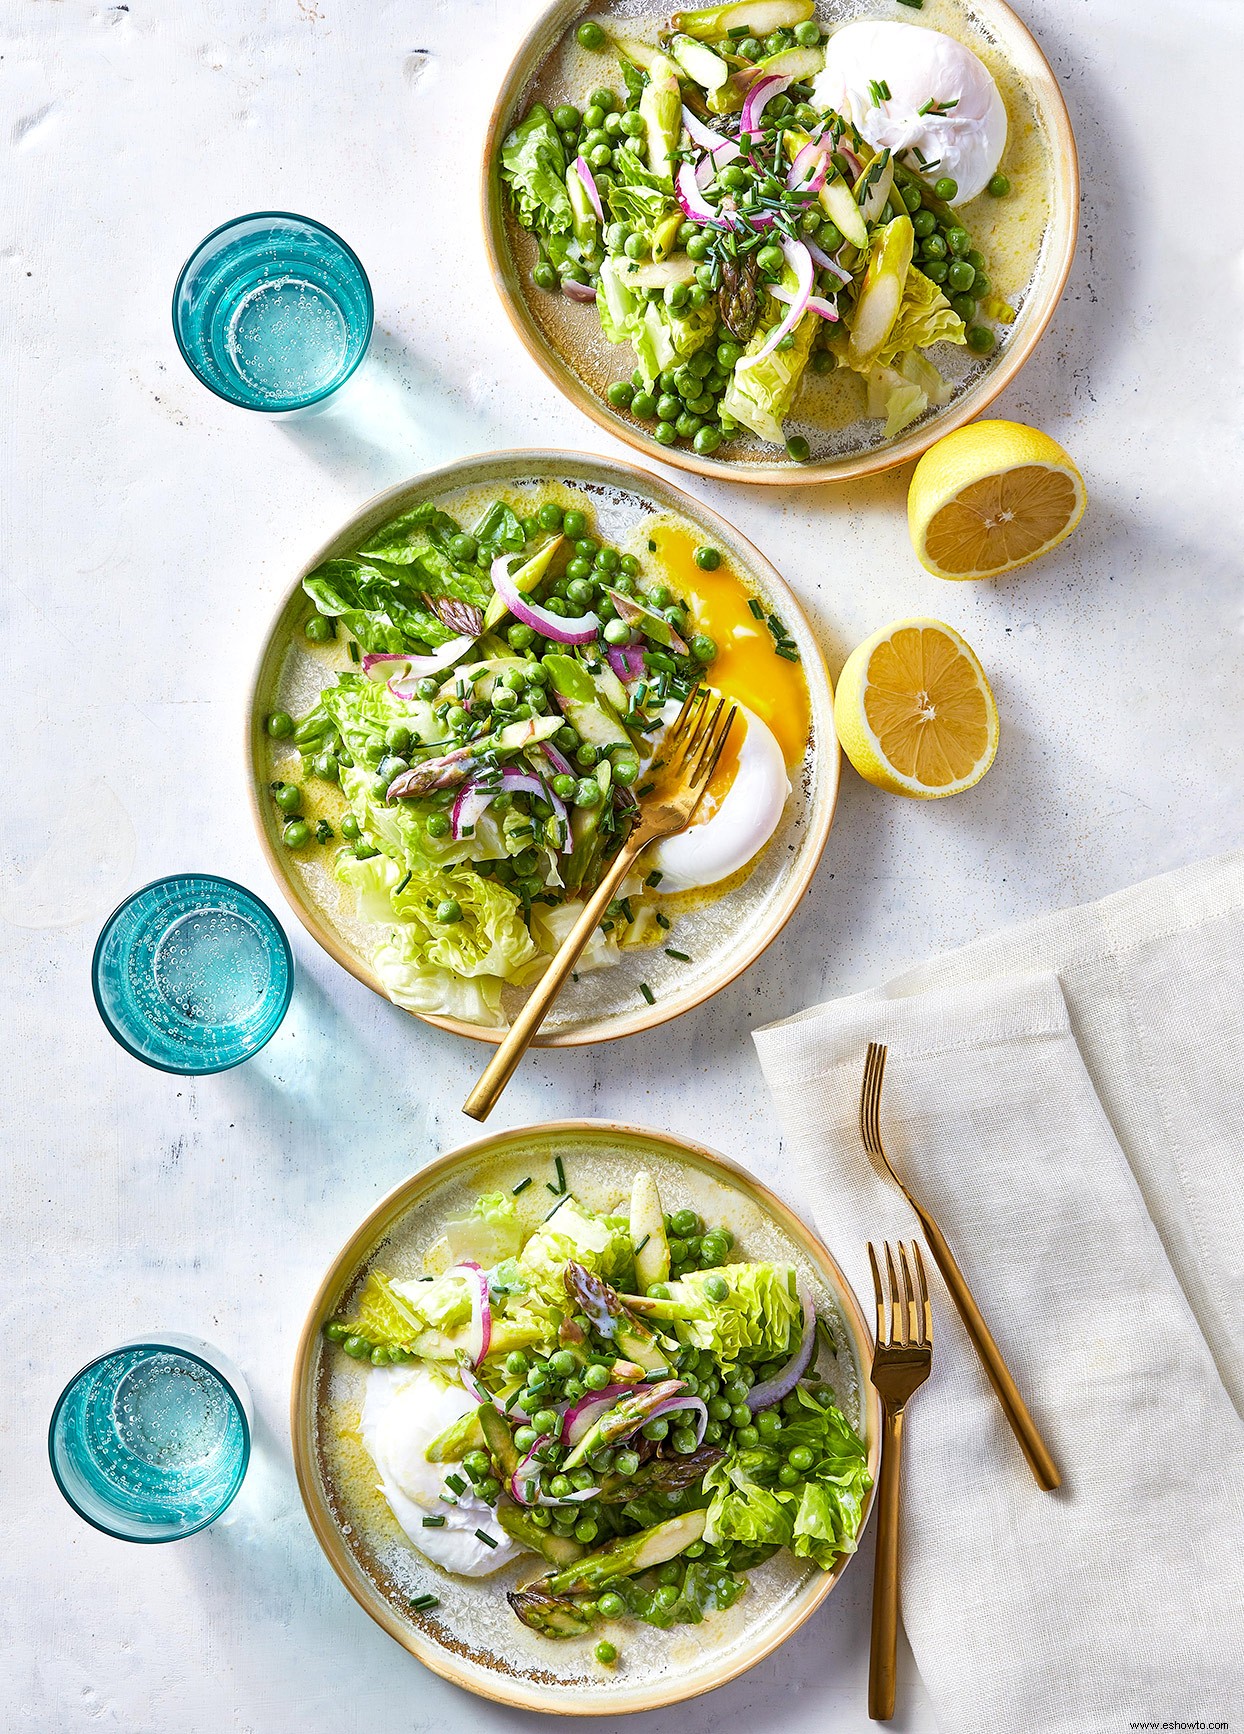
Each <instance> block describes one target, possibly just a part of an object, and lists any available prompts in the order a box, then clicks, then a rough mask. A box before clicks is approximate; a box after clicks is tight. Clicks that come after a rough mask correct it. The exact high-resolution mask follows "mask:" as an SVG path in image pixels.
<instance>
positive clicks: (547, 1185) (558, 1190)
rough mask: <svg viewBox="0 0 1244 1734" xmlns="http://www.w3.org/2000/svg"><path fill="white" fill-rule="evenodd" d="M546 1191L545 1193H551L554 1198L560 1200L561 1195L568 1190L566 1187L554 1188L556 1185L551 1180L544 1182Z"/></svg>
mask: <svg viewBox="0 0 1244 1734" xmlns="http://www.w3.org/2000/svg"><path fill="white" fill-rule="evenodd" d="M544 1190H545V1191H546V1192H551V1193H552V1194H553V1196H554V1198H559V1197H560V1196H561V1194H562V1193H563V1192H564V1191H565V1190H566V1189H565V1187H564V1186H562V1187H557V1186H554V1184H553V1182H552V1181H551V1180H546V1181H545V1182H544Z"/></svg>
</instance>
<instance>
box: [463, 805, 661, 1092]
mask: <svg viewBox="0 0 1244 1734" xmlns="http://www.w3.org/2000/svg"><path fill="white" fill-rule="evenodd" d="M652 840H653V839H652V837H651V836H650V835H648V834H647V833H643V834H641V832H640V831H639V829H638V827H637V828H636V830H635V831H633V832H632V833H631V835H630V836H629V837H628V838H627V840H626V842H625V843H623V845H622V847H621V848H620V849H619V850H618V852H617V854H616V855H615V856H614V858H613V860H612V861H611V862H610V864H609V866H608V868H607V869H606V872H605V876H604V878H603V879H602V880H601V882H600V884H599V885H598V886H597V887H596V889H595V891H593V893H592V895H591V896H590V897H589V898H588V900H587V903H586V904H585V905H584V907H583V913H582V914H581V915H580V916H579V919H578V920H577V921H576V922H575V924H574V926H573V927H572V928H571V929H570V932H569V933H568V934H567V935H566V938H565V940H564V941H563V942H562V945H561V946H560V948H559V950H558V952H557V955H556V956H555V957H554V959H553V961H552V963H550V964H549V967H548V968H547V969H546V970H545V972H544V974H543V975H542V976H541V977H540V979H539V981H538V982H537V983H536V985H535V987H534V988H533V989H532V991H531V994H530V996H529V997H528V999H527V1002H526V1004H525V1005H524V1006H523V1008H522V1010H521V1011H520V1012H519V1014H518V1016H517V1017H516V1018H515V1019H514V1022H513V1023H512V1024H511V1025H510V1029H509V1032H508V1034H507V1035H506V1036H505V1039H504V1040H503V1041H502V1042H501V1044H500V1046H499V1047H498V1049H497V1051H496V1053H495V1054H494V1055H493V1056H492V1058H491V1060H489V1062H488V1064H487V1065H486V1066H485V1067H484V1070H483V1072H482V1073H481V1075H480V1079H479V1082H478V1083H477V1084H476V1086H475V1088H474V1089H473V1090H472V1091H471V1093H470V1095H469V1096H468V1097H467V1099H466V1101H465V1102H464V1103H463V1104H462V1112H463V1113H464V1114H469V1115H470V1116H471V1118H472V1119H473V1120H486V1119H487V1118H488V1116H489V1114H490V1113H491V1112H492V1110H493V1109H494V1108H495V1107H496V1105H497V1100H498V1098H499V1096H500V1095H501V1092H502V1090H504V1089H505V1086H506V1085H507V1084H508V1083H509V1081H510V1079H511V1078H512V1077H513V1076H514V1073H515V1071H516V1070H517V1068H518V1062H519V1061H520V1060H521V1059H522V1057H523V1055H524V1054H525V1053H526V1052H527V1049H528V1048H529V1047H530V1046H531V1043H532V1041H533V1040H534V1038H535V1034H536V1031H537V1030H538V1029H539V1028H540V1025H541V1024H542V1023H543V1022H544V1020H545V1018H546V1016H547V1015H548V1011H549V1007H550V1006H551V1005H552V1003H553V1001H554V1000H555V999H556V998H557V996H558V994H559V993H560V992H561V989H562V985H563V983H564V982H565V980H566V977H567V976H568V975H569V974H570V972H571V970H572V969H573V968H574V966H575V964H576V963H578V961H579V957H580V954H581V953H582V951H583V947H584V946H585V945H586V944H587V942H588V940H589V939H590V938H591V937H592V935H593V933H594V932H595V931H596V928H597V926H598V925H599V923H600V919H601V916H602V915H603V914H604V913H605V911H606V909H608V907H609V905H610V904H611V903H612V902H613V894H614V892H615V891H616V890H617V888H618V886H619V885H621V883H622V881H623V880H624V879H625V878H626V876H627V874H628V873H629V872H630V870H631V867H632V865H633V863H634V861H635V859H636V857H637V856H638V855H639V853H640V851H641V850H643V849H646V848H647V846H648V844H649V843H650V842H652Z"/></svg>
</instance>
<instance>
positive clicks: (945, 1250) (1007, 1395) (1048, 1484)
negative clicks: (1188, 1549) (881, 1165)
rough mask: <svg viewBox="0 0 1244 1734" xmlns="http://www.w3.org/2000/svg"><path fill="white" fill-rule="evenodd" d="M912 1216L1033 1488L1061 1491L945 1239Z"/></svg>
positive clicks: (926, 1219)
mask: <svg viewBox="0 0 1244 1734" xmlns="http://www.w3.org/2000/svg"><path fill="white" fill-rule="evenodd" d="M916 1215H917V1216H918V1217H919V1218H920V1226H921V1227H922V1228H923V1229H924V1233H925V1238H926V1239H927V1241H928V1243H929V1248H930V1250H931V1251H932V1254H933V1257H934V1259H935V1260H936V1262H937V1268H938V1270H940V1271H941V1273H942V1278H943V1280H944V1282H945V1284H946V1287H947V1288H948V1289H949V1290H950V1294H951V1298H952V1300H953V1301H954V1303H955V1306H956V1307H957V1309H958V1312H959V1317H960V1318H961V1319H962V1320H963V1323H964V1326H965V1328H966V1330H967V1333H968V1336H969V1337H971V1339H972V1347H973V1348H974V1349H975V1350H976V1352H977V1354H978V1355H979V1356H980V1358H981V1363H982V1365H983V1366H984V1368H985V1371H986V1373H987V1374H988V1375H989V1383H990V1384H991V1385H992V1386H993V1388H994V1391H995V1392H996V1394H997V1398H998V1401H999V1403H1001V1405H1002V1412H1003V1414H1004V1415H1005V1416H1006V1418H1007V1420H1008V1422H1009V1423H1010V1426H1011V1431H1012V1432H1013V1433H1014V1435H1015V1437H1016V1438H1017V1439H1018V1440H1019V1448H1020V1450H1021V1451H1022V1452H1023V1453H1024V1456H1025V1457H1026V1458H1027V1459H1028V1467H1029V1468H1030V1469H1031V1470H1032V1473H1033V1475H1034V1476H1035V1477H1036V1482H1037V1486H1038V1487H1040V1488H1041V1489H1042V1490H1043V1491H1044V1492H1046V1493H1052V1492H1053V1491H1054V1489H1055V1488H1056V1487H1061V1485H1062V1479H1063V1478H1062V1476H1061V1475H1060V1474H1059V1470H1058V1465H1057V1464H1056V1463H1055V1461H1054V1459H1053V1457H1052V1456H1051V1454H1050V1449H1049V1447H1048V1446H1047V1445H1046V1443H1045V1440H1044V1439H1043V1438H1042V1437H1041V1435H1040V1433H1039V1432H1038V1431H1037V1424H1036V1422H1035V1421H1034V1420H1033V1418H1032V1416H1031V1415H1030V1414H1029V1413H1028V1407H1027V1405H1026V1403H1025V1402H1024V1399H1023V1398H1022V1397H1021V1396H1020V1394H1019V1386H1018V1385H1017V1384H1016V1383H1015V1380H1014V1379H1013V1378H1012V1377H1011V1369H1010V1368H1009V1367H1008V1366H1007V1364H1006V1362H1005V1361H1004V1360H1003V1358H1002V1350H1001V1349H1000V1348H999V1347H998V1345H997V1343H995V1342H994V1340H993V1334H992V1332H991V1331H990V1329H989V1326H988V1325H987V1324H986V1323H985V1320H984V1318H983V1317H982V1316H981V1310H980V1308H979V1307H978V1306H977V1304H976V1299H975V1296H974V1295H973V1293H972V1291H971V1289H970V1288H969V1287H968V1279H967V1278H966V1277H965V1276H964V1274H963V1272H962V1271H961V1270H960V1269H959V1266H958V1264H957V1262H956V1260H955V1255H954V1253H953V1252H951V1250H950V1247H949V1245H948V1244H947V1241H946V1236H945V1235H944V1234H943V1233H942V1231H941V1229H940V1228H939V1227H938V1226H937V1224H936V1222H934V1220H933V1218H932V1217H931V1216H930V1215H929V1214H928V1212H927V1211H925V1210H922V1209H920V1207H919V1206H917V1207H916Z"/></svg>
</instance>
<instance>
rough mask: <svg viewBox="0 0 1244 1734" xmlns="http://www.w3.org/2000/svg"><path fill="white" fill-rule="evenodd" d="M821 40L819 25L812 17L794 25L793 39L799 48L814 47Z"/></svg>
mask: <svg viewBox="0 0 1244 1734" xmlns="http://www.w3.org/2000/svg"><path fill="white" fill-rule="evenodd" d="M820 40H821V27H820V25H819V24H818V23H817V22H816V20H815V19H814V18H808V19H805V21H804V22H803V23H802V24H796V26H795V41H796V42H797V43H798V44H799V46H800V47H801V48H815V47H816V45H817V43H818V42H819V41H820Z"/></svg>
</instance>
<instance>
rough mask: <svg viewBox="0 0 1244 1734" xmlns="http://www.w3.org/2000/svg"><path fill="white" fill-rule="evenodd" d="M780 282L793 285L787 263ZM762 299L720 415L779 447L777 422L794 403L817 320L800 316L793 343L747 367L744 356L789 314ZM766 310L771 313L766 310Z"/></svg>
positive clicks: (772, 299) (758, 346)
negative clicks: (757, 317)
mask: <svg viewBox="0 0 1244 1734" xmlns="http://www.w3.org/2000/svg"><path fill="white" fill-rule="evenodd" d="M782 281H783V283H784V284H785V285H786V287H787V288H788V289H793V288H794V287H795V282H796V279H795V273H794V272H793V271H792V270H791V268H790V266H789V265H788V266H787V267H786V269H785V271H784V272H783V274H782ZM767 300H768V304H769V305H768V306H767V307H766V308H765V310H764V312H763V313H762V314H761V318H760V324H759V325H758V326H757V327H756V330H755V331H754V332H753V333H752V337H751V341H750V342H749V343H748V345H747V348H746V349H745V350H744V352H743V354H742V355H741V356H740V357H739V359H738V361H737V362H736V363H735V366H734V372H733V374H732V375H731V376H730V383H729V385H727V387H726V390H725V394H724V396H723V397H722V400H721V413H722V414H723V415H724V416H728V417H730V418H731V419H732V420H734V421H736V422H739V423H740V424H741V425H742V426H743V427H746V428H750V429H751V431H752V432H753V433H754V434H756V435H757V437H758V438H760V439H762V440H767V441H769V443H770V444H771V445H779V446H780V445H782V444H783V442H784V438H785V436H784V435H783V433H782V423H783V421H784V420H785V419H786V417H787V415H788V414H789V413H790V406H791V404H792V403H794V401H795V393H796V392H797V391H798V389H799V382H800V380H801V379H802V378H803V370H804V368H805V367H806V366H807V365H808V357H809V355H811V353H812V344H813V342H814V340H815V338H816V331H817V326H818V324H819V323H820V321H819V320H818V318H817V315H816V314H815V313H805V314H804V316H803V318H802V319H801V320H800V321H799V323H798V325H796V327H795V330H794V333H793V335H794V339H795V341H794V343H793V344H792V345H791V347H790V348H789V349H775V350H774V351H773V353H772V354H771V355H766V357H765V359H764V360H763V361H760V362H756V363H755V364H754V365H748V360H749V357H751V356H753V355H758V354H759V353H760V351H761V350H762V349H763V348H764V346H765V341H766V339H767V338H768V336H769V333H770V332H771V331H772V330H773V328H774V326H775V325H777V324H779V323H780V322H781V321H782V320H783V319H784V318H785V317H786V314H787V312H788V311H789V309H788V308H787V306H786V305H785V303H784V302H781V301H778V300H777V299H776V298H775V297H774V296H769V297H767ZM770 308H772V309H773V310H774V311H772V312H770V310H769V309H770Z"/></svg>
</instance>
